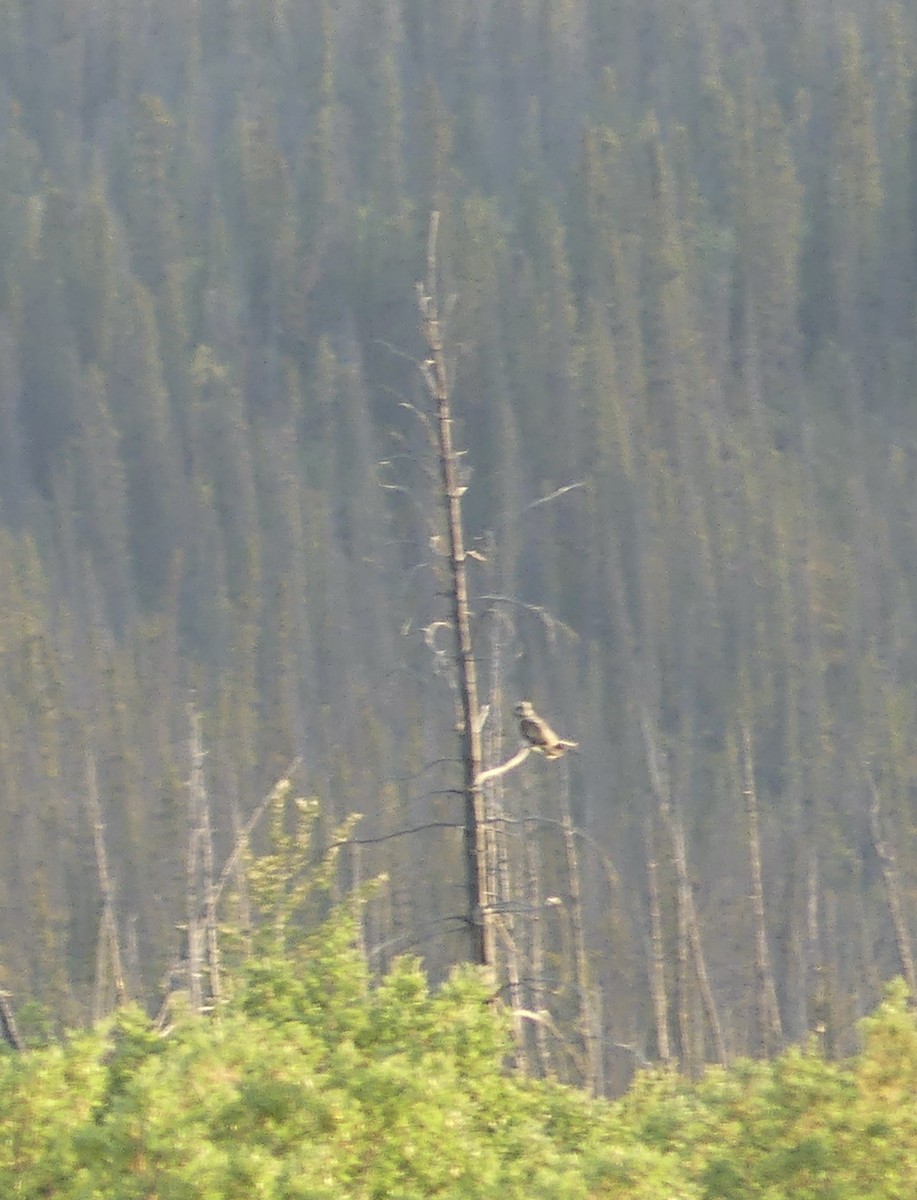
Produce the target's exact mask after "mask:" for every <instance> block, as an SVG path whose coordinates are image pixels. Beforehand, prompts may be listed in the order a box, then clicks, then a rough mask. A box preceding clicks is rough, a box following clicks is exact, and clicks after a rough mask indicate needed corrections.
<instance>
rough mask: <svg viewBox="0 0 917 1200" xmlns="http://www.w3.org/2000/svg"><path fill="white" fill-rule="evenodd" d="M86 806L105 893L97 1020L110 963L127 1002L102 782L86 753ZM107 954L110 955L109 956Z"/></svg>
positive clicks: (118, 993)
mask: <svg viewBox="0 0 917 1200" xmlns="http://www.w3.org/2000/svg"><path fill="white" fill-rule="evenodd" d="M86 807H87V808H88V810H89V820H90V822H91V823H92V832H93V838H94V842H95V852H96V870H97V871H98V875H99V889H100V891H101V893H102V920H101V923H100V927H99V950H98V956H97V960H96V998H95V1008H96V1014H95V1015H96V1017H97V1018H98V1017H100V1016H102V1005H103V999H102V998H103V994H104V978H105V964H106V961H107V962H108V963H110V965H111V973H112V982H113V984H114V989H115V1000H116V1002H117V1003H118V1004H119V1005H121V1004H124V1003H125V1001H126V1000H127V988H126V987H125V984H124V967H123V965H122V962H121V947H120V945H119V943H118V923H117V920H116V919H115V893H114V888H113V886H112V882H111V876H110V875H109V872H108V855H107V853H106V850H105V825H104V823H103V821H102V806H101V804H100V803H99V779H98V774H97V772H96V760H95V758H94V757H93V755H92V753H91V752H90V751H88V750H87V752H86ZM106 951H107V953H106Z"/></svg>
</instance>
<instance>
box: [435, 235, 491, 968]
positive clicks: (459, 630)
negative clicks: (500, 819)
mask: <svg viewBox="0 0 917 1200" xmlns="http://www.w3.org/2000/svg"><path fill="white" fill-rule="evenodd" d="M438 226H439V213H437V212H433V213H431V215H430V230H429V239H428V242H427V280H426V286H424V284H420V283H419V284H418V285H417V299H418V306H419V309H420V316H421V328H422V331H423V335H424V340H425V341H426V343H427V349H428V351H429V357H428V358H427V360H426V362H425V363H424V364H423V373H424V379H425V381H426V383H427V387H428V388H429V390H430V394H431V396H432V397H433V399H434V401H435V403H436V413H437V433H438V439H439V462H440V473H441V480H442V493H443V501H444V503H445V507H446V524H447V530H448V540H449V571H450V576H451V587H450V599H451V602H452V621H453V626H454V629H455V639H456V672H457V676H458V685H459V695H460V697H461V705H462V729H461V739H462V766H463V771H464V788H463V790H464V795H465V819H464V835H463V836H464V855H465V887H466V891H467V907H468V916H467V920H468V932H469V939H470V957H471V960H472V961H473V962H477V963H481V964H483V965H489V964H491V963H492V962H493V958H494V954H493V932H492V930H491V929H490V924H491V923H490V920H489V914H488V912H487V883H488V880H487V860H486V854H485V848H484V844H483V830H484V810H483V801H482V796H481V788H480V784H479V783H478V776H479V775H480V773H481V731H480V725H479V715H478V682H477V666H476V663H475V660H474V653H473V650H472V643H471V620H470V614H469V609H468V580H467V573H466V563H467V555H466V551H465V544H464V527H463V523H462V500H461V498H462V494H463V491H464V489H463V488H462V486H461V485H460V483H459V480H458V472H457V470H456V452H455V450H454V448H453V445H452V411H451V405H450V392H449V378H448V373H447V370H446V358H445V353H444V349H443V336H442V330H441V327H440V316H439V306H438V300H437V289H436V234H437V229H438Z"/></svg>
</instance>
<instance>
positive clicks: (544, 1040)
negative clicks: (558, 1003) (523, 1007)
mask: <svg viewBox="0 0 917 1200" xmlns="http://www.w3.org/2000/svg"><path fill="white" fill-rule="evenodd" d="M523 829H524V831H525V832H524V834H523V842H524V849H525V866H526V901H527V905H528V909H529V911H530V913H531V914H532V915H531V921H530V931H531V943H530V949H529V966H530V970H531V972H532V984H531V997H532V1008H533V1009H534V1010H535V1012H537V1013H541V1012H543V1011H544V1009H545V976H544V967H545V963H544V937H543V933H542V926H543V924H544V921H543V912H542V905H543V903H544V898H543V896H542V894H541V854H540V851H539V849H538V841H537V838H535V837H534V836H533V837H529V836H528V822H524V823H523ZM535 1050H536V1053H537V1055H538V1065H539V1067H540V1069H541V1074H542V1077H543V1078H545V1077H548V1076H550V1075H551V1074H552V1072H553V1066H552V1063H551V1051H550V1046H549V1044H548V1031H547V1029H546V1028H545V1025H544V1023H543V1022H542V1021H537V1022H536V1023H535Z"/></svg>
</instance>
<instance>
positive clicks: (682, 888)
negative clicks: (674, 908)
mask: <svg viewBox="0 0 917 1200" xmlns="http://www.w3.org/2000/svg"><path fill="white" fill-rule="evenodd" d="M640 724H641V729H642V731H643V742H644V748H645V751H646V762H647V771H648V773H649V777H650V786H651V787H652V790H653V795H654V797H655V800H656V808H657V811H658V813H659V817H660V819H661V821H662V823H663V825H665V827H666V830H667V831H668V834H669V838H670V840H671V843H672V860H673V863H674V866H675V877H676V882H677V885H678V891H679V896H680V898H681V899H680V902H681V904H682V905H683V909H684V914H685V920H686V928H687V935H688V943H689V945H690V947H691V955H692V958H693V960H694V973H695V975H696V976H697V984H698V987H699V988H700V995H701V1002H702V1003H703V1006H704V1012H705V1014H706V1017H707V1023H708V1024H709V1026H710V1032H711V1033H712V1034H713V1044H714V1048H715V1051H716V1056H717V1061H718V1062H721V1063H725V1062H727V1061H728V1055H727V1053H726V1040H725V1038H724V1037H723V1027H722V1025H721V1024H720V1016H719V1012H718V1011H717V1007H716V999H715V997H714V995H713V988H712V987H711V984H710V976H709V975H708V973H707V960H706V957H705V955H704V947H703V943H702V941H701V936H700V925H699V923H698V919H697V910H696V909H695V906H694V892H693V891H692V889H691V877H690V874H689V873H688V856H687V849H686V842H685V836H684V830H683V829H682V827H681V820H680V818H679V819H678V820H676V818H675V816H674V815H673V813H672V805H671V803H670V801H669V798H668V795H667V793H666V791H665V790H664V789H665V786H666V785H665V783H664V781H663V778H662V774H661V771H660V768H659V758H658V754H657V751H656V740H655V737H654V736H653V730H652V726H651V725H650V719H649V713H648V712H647V711H646V709H645V708H643V707H641V710H640Z"/></svg>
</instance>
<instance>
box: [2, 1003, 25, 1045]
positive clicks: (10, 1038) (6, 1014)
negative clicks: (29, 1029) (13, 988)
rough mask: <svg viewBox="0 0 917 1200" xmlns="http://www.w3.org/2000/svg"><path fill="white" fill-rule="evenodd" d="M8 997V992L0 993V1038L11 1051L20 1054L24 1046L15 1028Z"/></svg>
mask: <svg viewBox="0 0 917 1200" xmlns="http://www.w3.org/2000/svg"><path fill="white" fill-rule="evenodd" d="M9 995H10V994H9V992H3V991H0V1036H2V1037H3V1040H4V1041H5V1042H6V1044H7V1045H8V1046H9V1048H10V1049H11V1050H18V1051H19V1052H20V1053H21V1052H22V1051H23V1050H25V1048H26V1045H25V1042H24V1041H23V1040H22V1037H21V1036H20V1033H19V1030H18V1029H17V1027H16V1018H15V1016H14V1015H13V1008H12V1005H11V1004H10V1000H9Z"/></svg>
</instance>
